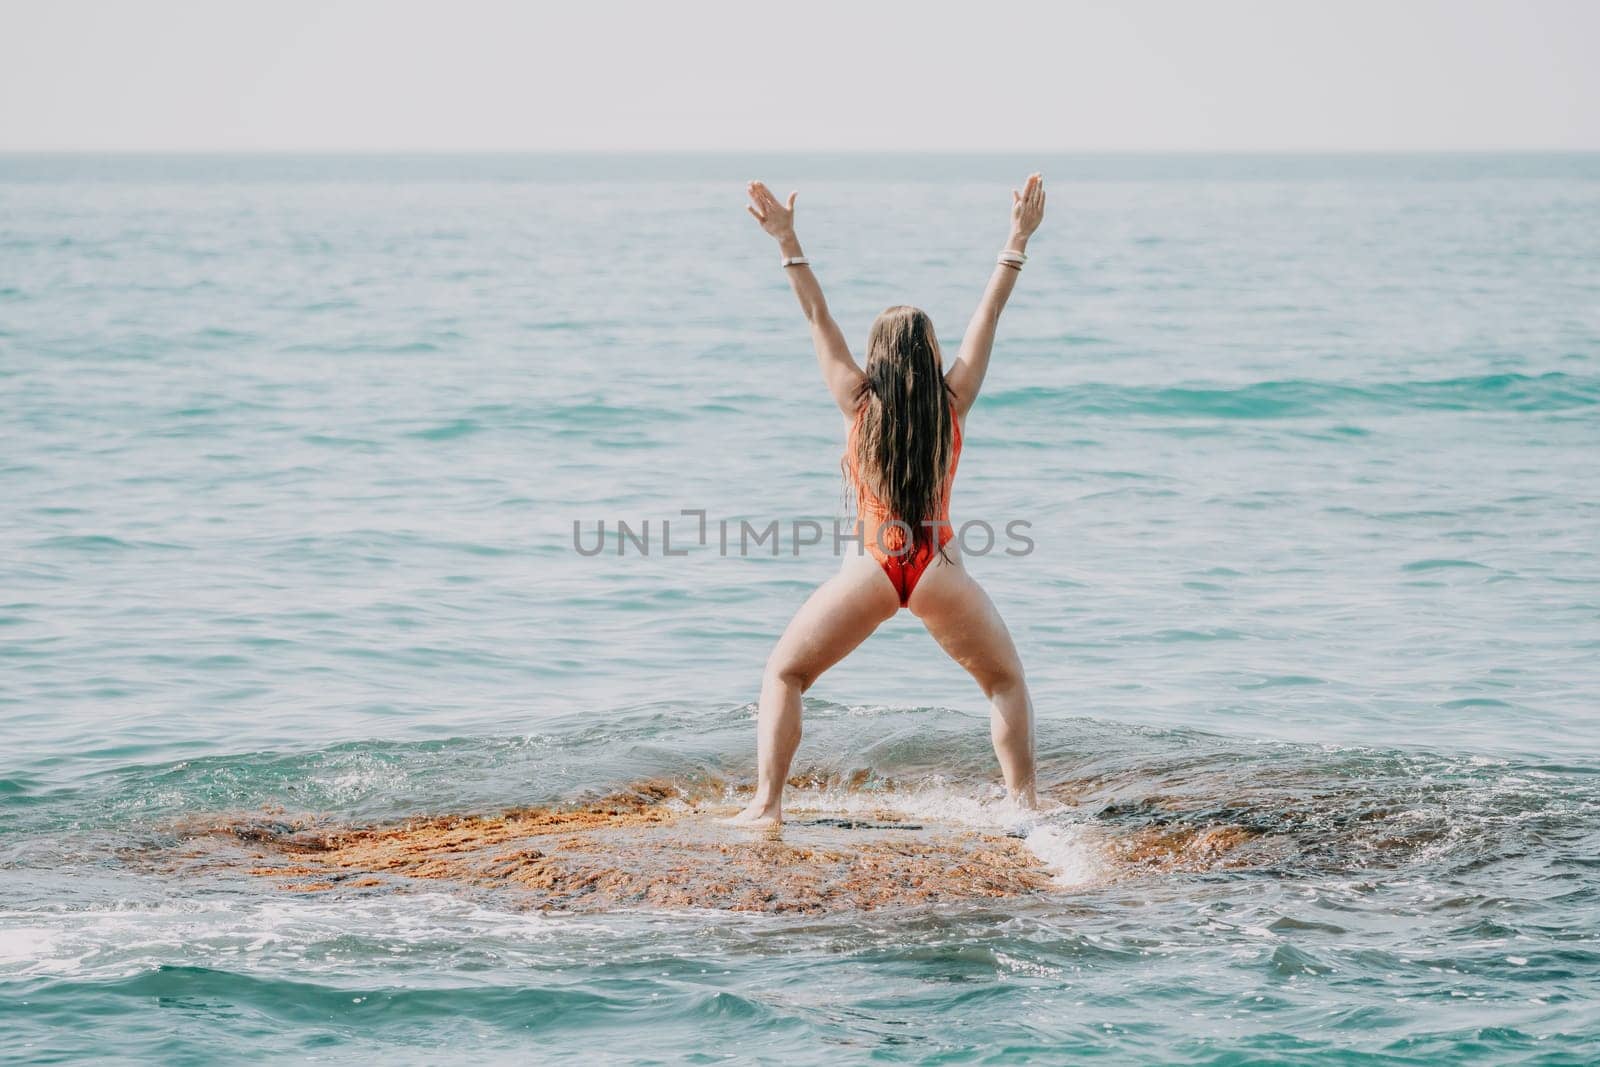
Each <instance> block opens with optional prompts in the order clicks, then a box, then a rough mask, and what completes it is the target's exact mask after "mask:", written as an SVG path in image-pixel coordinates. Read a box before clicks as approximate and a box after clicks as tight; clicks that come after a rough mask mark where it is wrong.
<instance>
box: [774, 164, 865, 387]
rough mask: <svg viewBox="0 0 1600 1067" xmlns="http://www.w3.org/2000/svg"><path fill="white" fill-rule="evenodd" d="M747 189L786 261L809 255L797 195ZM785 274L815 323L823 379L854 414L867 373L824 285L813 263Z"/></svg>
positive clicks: (790, 267)
mask: <svg viewBox="0 0 1600 1067" xmlns="http://www.w3.org/2000/svg"><path fill="white" fill-rule="evenodd" d="M746 192H748V193H749V194H750V203H748V204H746V205H745V210H746V211H748V212H750V214H752V215H754V216H755V219H756V221H757V222H759V223H761V228H762V229H763V230H766V231H767V233H769V234H771V235H772V236H773V238H774V239H776V240H777V242H778V248H779V250H780V251H781V252H782V255H783V258H784V261H785V262H786V263H787V261H789V260H792V259H795V258H799V259H802V260H803V259H804V258H805V256H804V253H802V252H801V251H800V241H799V239H798V238H796V237H795V235H794V198H795V195H796V194H794V193H790V194H789V202H788V203H787V204H781V203H779V202H778V198H777V197H775V196H773V195H772V193H771V191H769V190H768V189H767V187H766V185H765V184H764V183H762V182H751V183H750V184H749V185H748V186H747V187H746ZM784 273H785V274H787V275H788V276H789V284H790V285H791V286H792V287H793V288H794V295H795V297H796V298H798V299H799V301H800V310H801V311H803V312H805V316H806V321H807V322H809V323H810V324H811V343H812V344H813V345H814V346H815V347H816V350H817V363H818V364H819V365H820V366H821V367H822V380H823V381H825V382H827V383H828V392H830V393H832V394H833V400H834V403H836V404H838V405H839V410H840V411H842V412H844V413H845V414H846V415H849V414H852V413H853V412H854V411H855V400H856V394H857V391H858V389H859V388H860V385H861V380H862V378H863V375H862V373H861V368H860V367H859V366H857V365H856V361H855V357H854V356H852V355H850V346H849V345H848V344H847V343H846V342H845V339H844V331H842V330H840V329H839V324H838V323H836V322H834V321H833V316H832V315H830V314H828V302H827V301H826V300H824V299H823V298H822V286H821V285H820V284H818V282H817V276H816V275H815V274H813V273H812V272H811V266H810V265H809V264H807V263H797V264H790V265H788V266H786V267H785V269H784Z"/></svg>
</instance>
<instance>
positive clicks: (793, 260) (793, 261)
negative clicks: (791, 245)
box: [778, 256, 811, 267]
mask: <svg viewBox="0 0 1600 1067" xmlns="http://www.w3.org/2000/svg"><path fill="white" fill-rule="evenodd" d="M810 265H811V261H810V260H809V259H807V258H806V257H805V256H784V257H783V258H782V259H781V260H779V261H778V266H780V267H809V266H810Z"/></svg>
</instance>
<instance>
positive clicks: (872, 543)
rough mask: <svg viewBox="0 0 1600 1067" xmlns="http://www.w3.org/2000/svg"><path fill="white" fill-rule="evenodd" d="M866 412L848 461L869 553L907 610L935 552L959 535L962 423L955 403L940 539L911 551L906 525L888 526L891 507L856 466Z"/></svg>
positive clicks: (850, 442)
mask: <svg viewBox="0 0 1600 1067" xmlns="http://www.w3.org/2000/svg"><path fill="white" fill-rule="evenodd" d="M866 410H867V409H866V405H865V404H863V405H862V406H861V410H860V411H858V412H856V417H855V421H854V422H852V423H851V424H850V434H849V437H848V439H847V440H846V442H845V449H844V453H845V462H846V463H847V464H849V467H850V478H851V480H852V481H854V482H855V484H856V514H857V515H858V516H860V519H861V539H862V542H863V543H864V544H865V545H866V548H867V551H868V552H871V553H872V556H873V558H874V559H876V560H877V561H878V564H879V565H880V566H881V567H883V573H885V574H887V575H888V576H889V580H890V581H891V582H893V583H894V587H895V590H896V591H897V592H899V594H900V606H901V607H906V606H908V605H909V604H910V603H911V591H912V590H913V589H915V588H916V587H917V581H918V579H920V578H921V577H922V572H923V571H925V570H927V569H928V565H929V564H930V563H932V562H933V557H934V555H935V553H937V552H938V550H939V549H941V548H943V547H944V546H945V545H946V544H948V543H949V542H950V539H951V538H952V537H954V536H955V531H954V530H953V529H951V527H950V486H951V484H952V483H953V482H954V481H955V480H956V464H957V463H959V462H960V461H961V420H960V419H959V418H957V417H956V411H955V405H954V404H952V405H951V406H950V421H951V434H952V437H951V442H950V445H951V447H950V471H949V473H947V474H946V475H945V478H944V489H943V491H942V493H941V496H942V498H943V502H942V503H941V504H940V506H939V525H938V532H937V536H936V539H935V540H934V541H932V542H924V543H923V545H922V547H921V548H920V549H917V550H916V551H908V550H907V547H906V531H905V524H904V523H900V524H899V525H888V524H889V522H890V521H891V520H892V519H893V518H894V516H893V515H891V514H890V513H889V506H888V505H887V504H885V503H884V502H883V501H882V500H881V499H879V497H878V496H877V494H875V493H873V492H872V491H871V490H870V489H868V488H867V486H866V483H865V482H864V481H863V480H862V478H861V471H860V470H859V469H858V467H857V465H856V443H857V439H858V434H859V433H860V430H861V422H862V419H863V417H864V416H865V414H866ZM880 538H881V541H880ZM885 549H887V551H886V550H885ZM897 553H898V554H897Z"/></svg>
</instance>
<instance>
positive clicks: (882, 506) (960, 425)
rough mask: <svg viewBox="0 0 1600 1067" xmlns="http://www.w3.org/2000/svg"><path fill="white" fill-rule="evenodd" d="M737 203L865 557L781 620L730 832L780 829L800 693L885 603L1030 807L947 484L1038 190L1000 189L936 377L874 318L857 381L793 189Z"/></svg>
mask: <svg viewBox="0 0 1600 1067" xmlns="http://www.w3.org/2000/svg"><path fill="white" fill-rule="evenodd" d="M747 191H748V193H749V196H750V200H751V203H750V204H749V205H748V206H747V207H746V210H748V211H749V212H750V214H752V215H754V216H755V218H756V221H757V222H759V223H761V228H762V229H764V230H766V231H767V233H769V234H771V235H772V236H773V237H774V238H775V239H776V240H777V242H778V245H779V248H780V249H781V251H782V255H783V266H784V268H785V273H786V274H787V275H788V276H789V282H790V284H791V285H792V286H793V288H794V292H795V296H796V297H798V298H799V300H800V307H801V309H802V310H803V311H804V312H805V316H806V320H807V321H808V322H809V323H810V324H811V340H812V343H813V344H814V345H815V347H816V351H817V361H818V362H819V363H820V364H821V366H822V377H823V379H824V380H825V381H826V382H827V384H828V390H829V392H831V393H832V394H833V398H834V400H835V401H836V402H837V403H838V405H839V409H840V410H841V411H843V412H844V415H845V418H846V419H848V420H849V432H848V434H847V436H846V443H845V456H844V468H845V470H846V472H847V473H848V475H849V477H850V480H851V482H852V484H853V485H854V486H855V490H856V504H857V510H858V512H859V514H860V518H861V522H862V531H861V532H862V537H863V541H864V544H865V546H866V548H867V550H868V551H869V552H870V555H855V554H848V553H847V554H846V555H845V560H844V564H843V565H842V566H841V567H840V569H839V573H838V574H836V575H834V576H833V577H832V578H830V579H828V581H826V582H824V583H823V584H822V585H821V586H820V587H819V588H818V589H817V590H816V591H815V592H814V593H812V594H811V597H810V598H809V599H808V600H807V601H806V602H805V604H804V605H802V606H801V608H800V610H799V611H798V612H796V613H795V616H794V618H793V619H792V620H790V622H789V626H788V628H787V629H785V630H784V632H783V636H782V637H781V638H779V640H778V644H777V646H776V647H775V648H773V650H772V655H771V656H770V657H769V658H768V660H767V668H766V671H765V673H764V674H763V675H762V680H761V710H760V714H759V716H758V723H757V757H756V762H757V767H758V780H757V784H756V791H755V797H754V799H752V800H751V801H750V804H749V806H748V807H746V808H745V809H744V810H743V811H741V812H740V813H739V814H738V815H737V816H735V817H734V818H733V820H732V821H733V822H736V823H741V824H748V825H775V824H777V823H780V822H782V821H783V786H784V783H785V781H786V780H787V778H788V776H789V764H790V762H791V760H792V759H793V758H794V752H795V749H796V748H797V747H798V746H799V744H800V696H801V694H802V693H804V692H805V691H806V690H807V689H809V688H810V687H811V685H812V683H814V682H815V681H816V680H817V678H818V677H820V676H821V674H822V672H823V671H825V670H827V669H828V668H829V667H831V666H833V665H834V664H835V663H837V662H839V661H840V660H841V659H843V658H844V657H845V656H846V655H847V654H849V652H850V651H851V649H853V648H855V647H856V646H857V645H859V644H860V643H861V642H862V641H864V640H866V638H867V636H868V635H869V634H871V633H872V631H873V630H876V629H877V628H878V624H879V623H881V622H883V621H885V620H886V619H888V618H890V617H891V616H893V615H894V614H895V613H896V612H897V611H899V610H900V609H901V608H903V607H905V608H910V609H911V613H912V614H913V615H915V616H917V617H918V618H919V619H921V620H922V622H923V624H924V625H926V626H927V628H928V632H929V633H930V634H932V635H933V638H934V640H936V641H938V642H939V644H940V646H941V647H943V648H944V650H945V651H946V652H948V653H949V654H950V656H951V658H953V659H954V660H955V661H956V662H957V663H959V664H961V665H962V666H963V667H965V668H966V669H967V670H968V672H970V673H971V674H972V676H973V678H974V679H976V680H977V683H978V686H979V687H980V688H981V689H982V690H983V692H984V695H985V696H987V697H988V698H989V703H990V709H991V710H990V717H989V721H990V736H991V738H992V740H993V741H994V751H995V755H996V756H997V757H998V758H999V761H1000V769H1001V772H1002V773H1003V774H1004V776H1005V782H1006V791H1007V793H1008V794H1009V796H1010V798H1011V800H1012V801H1013V802H1014V803H1016V804H1017V805H1018V806H1019V807H1023V808H1033V807H1035V806H1037V803H1038V802H1037V798H1036V796H1035V791H1034V754H1033V703H1032V701H1031V699H1030V698H1029V696H1028V684H1027V682H1026V681H1025V680H1024V678H1023V674H1022V661H1021V660H1020V659H1019V658H1018V657H1017V649H1016V646H1015V645H1014V644H1013V643H1012V640H1011V634H1010V633H1009V632H1008V631H1007V630H1006V624H1005V622H1004V621H1003V620H1002V619H1001V618H1000V613H999V612H998V611H996V610H995V606H994V603H993V602H992V601H991V600H990V599H989V596H988V594H987V593H985V592H984V591H983V587H982V586H980V585H979V584H978V583H977V581H976V580H974V579H973V577H972V576H971V575H970V574H968V573H967V570H966V567H965V566H964V565H963V564H962V561H961V552H960V542H959V541H956V540H953V538H954V534H955V531H954V530H953V529H952V528H951V526H950V487H951V483H952V482H953V481H954V479H955V474H956V464H957V461H958V460H959V458H960V456H961V440H962V437H963V431H964V429H965V427H966V420H967V414H968V412H969V411H970V410H971V408H972V402H973V401H974V400H975V399H976V398H977V396H978V388H979V386H980V385H982V384H983V376H984V372H985V371H987V370H988V367H989V353H990V350H991V349H992V348H993V347H994V332H995V326H996V325H997V324H998V322H999V320H1000V312H1001V310H1002V309H1003V308H1004V307H1005V305H1006V300H1007V299H1008V298H1009V297H1010V296H1011V290H1012V287H1013V286H1014V285H1015V284H1016V279H1017V274H1018V272H1019V271H1020V270H1021V268H1022V263H1023V261H1024V260H1025V259H1026V258H1027V257H1026V256H1025V255H1024V250H1025V249H1026V248H1027V244H1028V238H1029V237H1030V236H1032V235H1033V232H1034V231H1035V230H1036V229H1038V227H1039V223H1040V221H1041V220H1042V219H1043V218H1044V183H1043V181H1042V180H1041V178H1040V176H1039V175H1038V174H1032V175H1030V176H1029V177H1028V180H1027V183H1026V185H1025V187H1024V189H1023V190H1022V191H1021V192H1018V191H1015V190H1013V191H1012V194H1011V199H1012V204H1011V236H1010V239H1009V240H1008V241H1007V242H1006V246H1005V248H1004V249H1003V250H1002V251H1001V252H1000V256H999V260H998V262H997V263H996V264H995V269H994V273H993V274H992V275H991V276H990V278H989V285H988V288H987V289H985V290H984V294H983V300H982V301H981V302H980V303H979V304H978V310H977V311H976V312H974V313H973V316H972V321H971V322H970V323H968V325H967V333H966V336H965V337H964V338H963V339H962V341H961V351H960V352H959V353H958V354H957V356H956V360H955V362H954V363H953V364H952V365H951V366H950V368H949V369H948V370H946V369H945V367H944V362H943V358H942V356H941V354H940V351H939V342H938V339H937V338H936V337H935V336H934V332H933V324H932V323H931V322H930V321H929V320H928V316H927V315H925V314H924V313H923V312H921V311H919V310H917V309H916V308H913V307H906V306H897V307H892V308H889V309H888V310H887V311H885V312H884V313H883V314H881V315H879V316H878V319H877V321H876V322H874V323H873V324H872V330H871V332H870V335H869V336H868V339H867V365H866V370H865V371H863V370H862V368H861V367H860V366H858V365H857V363H856V361H855V358H854V357H853V356H852V355H851V354H850V347H849V345H848V344H846V343H845V339H844V334H843V332H842V331H841V330H840V329H839V326H838V324H837V323H836V322H834V321H833V317H832V316H831V315H829V314H828V305H827V302H826V301H825V300H823V298H822V288H821V286H819V285H818V284H817V278H816V275H815V274H813V273H812V272H811V268H810V266H809V264H808V263H807V262H806V259H805V256H804V254H803V253H802V252H801V249H800V242H799V241H798V240H797V239H796V238H795V233H794V202H795V194H794V193H790V194H789V200H788V202H787V203H782V202H780V201H779V200H778V199H777V197H775V196H773V195H772V193H771V192H770V191H769V190H768V189H767V187H766V186H765V185H764V184H762V183H761V182H751V183H750V185H749V187H748V190H747Z"/></svg>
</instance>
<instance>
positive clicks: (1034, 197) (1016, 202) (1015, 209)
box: [1011, 171, 1044, 237]
mask: <svg viewBox="0 0 1600 1067" xmlns="http://www.w3.org/2000/svg"><path fill="white" fill-rule="evenodd" d="M1043 221H1044V177H1043V176H1042V175H1041V174H1040V173H1039V172H1038V171H1034V172H1033V173H1032V174H1030V175H1028V180H1027V182H1026V183H1024V184H1023V187H1022V191H1021V192H1020V193H1019V192H1017V191H1016V190H1015V189H1013V190H1011V232H1012V233H1014V234H1019V235H1021V236H1023V237H1030V236H1032V235H1033V231H1034V230H1037V229H1038V228H1039V223H1041V222H1043Z"/></svg>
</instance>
